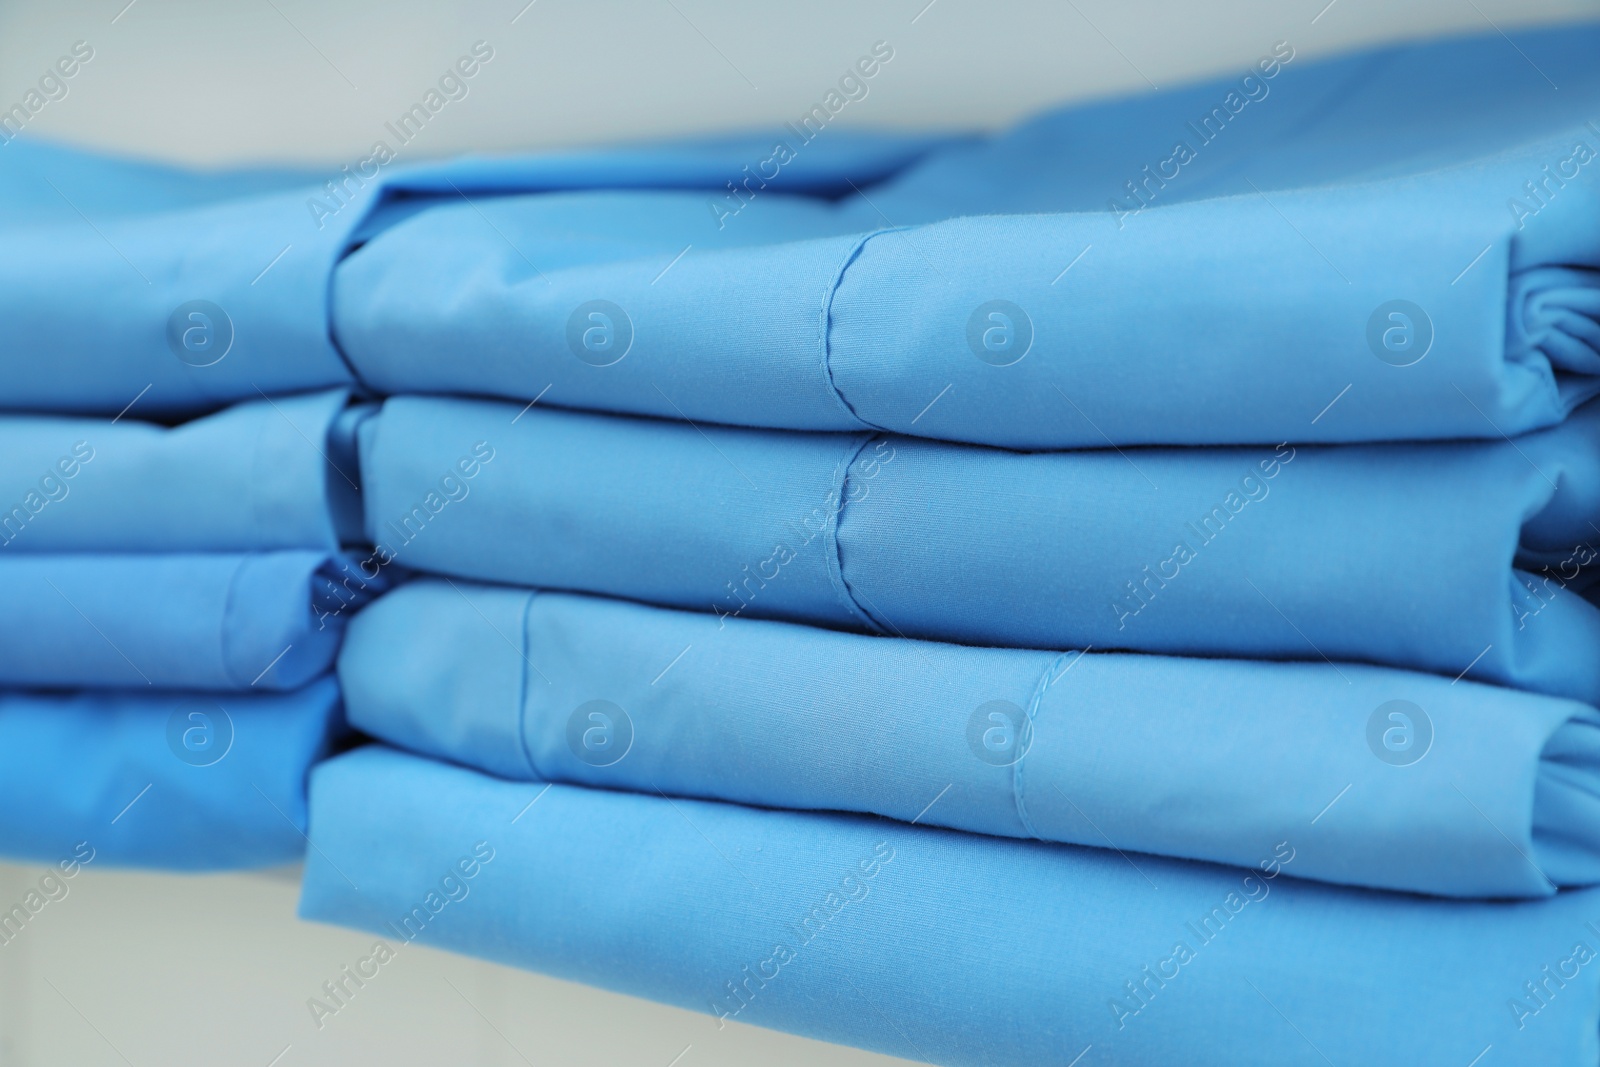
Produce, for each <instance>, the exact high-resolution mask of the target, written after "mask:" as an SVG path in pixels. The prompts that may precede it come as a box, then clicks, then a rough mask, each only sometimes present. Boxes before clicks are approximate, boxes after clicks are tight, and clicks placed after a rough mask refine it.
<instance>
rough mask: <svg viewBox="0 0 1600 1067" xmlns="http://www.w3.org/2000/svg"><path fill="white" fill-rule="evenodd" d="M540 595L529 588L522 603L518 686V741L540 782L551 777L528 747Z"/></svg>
mask: <svg viewBox="0 0 1600 1067" xmlns="http://www.w3.org/2000/svg"><path fill="white" fill-rule="evenodd" d="M538 596H539V590H537V589H530V590H528V600H527V602H526V603H524V604H523V605H522V681H521V684H520V685H519V686H518V687H517V743H518V744H519V745H520V746H521V747H522V758H523V759H524V760H526V761H527V763H528V773H529V774H532V775H533V777H534V779H535V780H537V781H540V782H548V781H549V780H550V779H548V778H546V777H545V776H544V775H542V774H540V773H539V766H538V764H536V763H534V761H533V749H531V748H529V747H528V681H529V679H528V674H529V669H528V668H529V665H530V663H531V660H530V658H529V656H528V643H529V642H528V627H529V625H530V624H531V622H532V621H533V602H534V600H536V599H537V598H538Z"/></svg>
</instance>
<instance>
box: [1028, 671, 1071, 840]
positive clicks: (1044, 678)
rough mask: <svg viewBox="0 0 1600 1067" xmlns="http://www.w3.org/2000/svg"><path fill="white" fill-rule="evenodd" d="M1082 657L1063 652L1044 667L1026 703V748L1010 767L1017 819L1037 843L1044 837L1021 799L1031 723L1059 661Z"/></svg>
mask: <svg viewBox="0 0 1600 1067" xmlns="http://www.w3.org/2000/svg"><path fill="white" fill-rule="evenodd" d="M1082 655H1083V653H1082V652H1072V651H1068V652H1063V653H1061V654H1060V655H1059V656H1057V657H1056V658H1055V659H1052V660H1051V661H1050V662H1049V664H1047V665H1046V666H1045V669H1044V673H1043V674H1041V675H1040V676H1039V681H1038V683H1037V684H1035V685H1034V687H1033V697H1032V699H1030V700H1029V701H1028V709H1027V719H1026V722H1027V731H1028V732H1027V733H1026V734H1025V735H1024V736H1023V737H1022V738H1021V739H1019V740H1021V741H1024V742H1025V743H1026V744H1027V746H1028V747H1027V749H1026V750H1025V751H1024V752H1023V753H1022V758H1021V759H1019V760H1017V762H1015V763H1013V764H1012V765H1011V799H1012V801H1013V802H1014V803H1015V804H1016V807H1017V818H1018V819H1020V820H1021V821H1022V828H1023V829H1024V830H1026V831H1027V832H1028V836H1029V837H1032V838H1034V839H1035V840H1039V841H1043V840H1045V837H1044V835H1043V834H1041V833H1040V832H1039V830H1038V828H1037V827H1036V826H1034V825H1033V820H1032V819H1030V818H1029V817H1028V804H1027V801H1025V800H1024V799H1023V793H1024V792H1025V790H1024V787H1023V779H1022V768H1023V765H1024V764H1025V763H1027V762H1028V753H1029V752H1031V751H1033V722H1034V720H1035V719H1036V718H1038V717H1039V705H1040V704H1041V703H1043V701H1044V693H1045V690H1046V689H1049V688H1050V686H1051V685H1052V684H1053V683H1054V681H1055V679H1056V678H1058V677H1060V675H1058V674H1057V673H1056V668H1057V667H1058V666H1060V664H1061V661H1062V660H1064V659H1066V658H1067V657H1068V656H1072V657H1074V659H1073V662H1074V663H1076V662H1077V659H1076V657H1078V656H1082Z"/></svg>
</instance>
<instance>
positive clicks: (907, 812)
mask: <svg viewBox="0 0 1600 1067" xmlns="http://www.w3.org/2000/svg"><path fill="white" fill-rule="evenodd" d="M339 678H340V683H341V685H342V686H343V690H344V694H345V704H346V713H347V715H348V716H349V719H350V723H351V725H352V726H355V727H356V728H357V729H360V730H362V731H364V732H366V733H369V734H372V735H373V736H375V737H378V738H380V739H382V740H384V741H387V742H389V743H391V744H395V745H399V746H401V747H404V748H408V749H411V750H412V751H415V752H418V753H421V754H423V755H426V756H433V757H436V758H442V759H447V760H451V761H453V762H456V763H460V764H464V765H466V766H469V767H473V768H476V769H478V770H483V771H487V772H489V773H491V774H495V775H498V776H500V777H504V778H514V779H526V780H542V781H552V782H569V783H575V784H579V785H591V786H603V787H607V788H614V789H631V790H634V791H637V792H642V793H655V792H657V791H660V792H664V793H668V794H670V795H672V796H679V797H682V796H689V797H701V798H705V799H712V800H728V801H735V802H739V803H745V804H753V805H758V806H761V807H770V808H797V809H810V810H822V811H855V812H863V813H869V814H877V815H885V816H889V817H891V818H896V819H901V820H904V821H908V822H909V821H911V820H916V821H917V822H919V823H921V824H922V825H929V826H944V827H950V828H952V829H957V830H968V831H973V832H977V833H985V834H995V835H1001V836H1005V837H1024V838H1025V837H1037V838H1040V839H1043V840H1049V841H1065V842H1069V843H1072V844H1079V845H1091V846H1095V847H1099V848H1118V849H1124V850H1127V851H1137V852H1151V853H1157V854H1161V855H1168V856H1180V857H1183V858H1187V859H1203V860H1211V861H1215V862H1220V863H1231V864H1243V865H1246V866H1248V865H1250V864H1252V863H1254V862H1255V860H1256V858H1257V857H1256V855H1255V852H1256V850H1257V849H1259V847H1260V843H1261V842H1262V841H1265V840H1279V839H1282V838H1285V837H1292V838H1294V841H1295V847H1296V849H1297V851H1298V856H1297V858H1296V860H1295V864H1294V867H1293V869H1292V870H1291V871H1289V872H1288V873H1291V874H1294V875H1297V876H1301V877H1306V878H1317V879H1320V880H1324V881H1333V882H1341V883H1346V884H1354V885H1362V886H1369V887H1376V888H1387V889H1404V890H1413V891H1418V892H1425V893H1437V894H1444V895H1449V896H1465V897H1518V896H1544V895H1549V894H1550V893H1553V892H1555V890H1556V887H1557V885H1558V884H1560V885H1584V884H1594V883H1595V882H1600V810H1597V808H1596V801H1595V797H1596V795H1600V741H1597V740H1596V739H1597V738H1600V713H1597V712H1595V711H1594V709H1592V708H1589V707H1587V706H1584V705H1581V704H1576V703H1573V702H1570V701H1565V700H1558V699H1553V698H1550V697H1542V696H1535V695H1531V694H1527V693H1521V692H1518V691H1516V690H1512V689H1504V688H1500V687H1498V686H1485V685H1478V684H1475V683H1472V682H1465V681H1463V682H1459V683H1455V682H1451V681H1449V680H1447V679H1443V678H1438V677H1434V676H1431V675H1423V674H1415V673H1410V672H1403V671H1394V670H1388V669H1384V668H1372V667H1364V666H1358V665H1355V664H1346V665H1344V666H1342V667H1338V668H1335V667H1332V666H1330V665H1329V664H1325V663H1315V664H1275V663H1249V662H1239V661H1235V660H1207V659H1181V658H1172V657H1166V656H1133V655H1124V654H1116V653H1112V654H1104V655H1102V654H1099V653H1090V654H1088V655H1082V654H1079V653H1066V654H1063V655H1057V654H1055V653H1052V652H1029V651H1021V650H1013V649H993V648H983V649H979V648H963V647H961V646H957V645H945V644H935V643H931V642H924V641H911V640H903V639H900V638H893V637H890V638H874V637H866V636H860V635H855V634H844V633H837V632H833V631H829V630H818V629H813V628H810V627H804V626H796V625H790V624H786V623H777V622H763V621H757V620H749V619H730V620H726V621H720V622H719V620H717V619H716V618H714V617H712V616H709V615H701V614H696V613H690V612H681V611H668V610H663V609H659V608H651V607H645V606H642V605H638V604H630V603H627V602H625V601H615V600H604V599H600V598H596V597H587V596H575V595H572V594H563V593H540V592H537V591H535V590H528V589H513V588H508V587H498V586H482V585H478V584H476V583H471V582H466V583H453V582H445V581H439V580H436V579H425V580H419V581H414V582H411V583H408V584H406V585H404V586H401V587H400V588H398V589H396V590H394V591H393V592H391V593H389V594H386V595H385V596H383V597H381V598H379V600H378V601H377V602H376V603H374V604H372V605H371V606H370V607H368V608H367V609H365V610H364V611H363V612H362V613H361V614H360V615H359V616H358V617H357V618H356V619H355V621H354V622H352V623H351V625H350V630H349V634H348V637H347V640H346V643H345V646H344V648H343V650H342V651H341V653H340V656H339Z"/></svg>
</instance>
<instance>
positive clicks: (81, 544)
mask: <svg viewBox="0 0 1600 1067" xmlns="http://www.w3.org/2000/svg"><path fill="white" fill-rule="evenodd" d="M348 399H349V394H348V392H347V391H346V390H343V389H333V390H329V391H327V392H322V393H311V394H305V395H301V396H280V397H268V396H264V395H262V396H257V397H256V398H255V399H253V400H248V401H245V402H243V403H241V404H238V405H235V406H234V407H232V408H229V409H228V410H226V411H222V412H218V413H217V414H214V415H209V416H206V417H204V418H199V419H195V420H193V421H191V422H187V423H183V424H181V425H178V426H174V427H170V428H169V427H165V426H158V425H154V424H151V423H146V422H141V421H138V420H137V419H135V418H133V417H128V418H116V419H98V418H95V419H91V418H73V417H64V416H51V415H7V416H0V553H28V552H238V551H253V550H257V549H277V548H318V549H323V550H329V551H331V550H334V549H337V548H338V547H339V543H340V541H341V540H342V539H345V538H359V536H360V528H359V521H360V519H359V517H360V507H361V504H360V490H359V480H358V479H359V477H360V472H359V469H358V467H357V465H355V464H354V463H352V462H351V459H352V457H353V441H354V437H355V433H356V426H357V425H359V420H360V418H361V417H362V416H364V415H365V414H370V413H371V410H372V409H371V406H370V405H357V406H356V407H355V408H353V409H350V411H349V412H348V413H346V408H345V405H346V402H347V401H348ZM336 459H340V460H342V464H341V465H340V466H335V460H336Z"/></svg>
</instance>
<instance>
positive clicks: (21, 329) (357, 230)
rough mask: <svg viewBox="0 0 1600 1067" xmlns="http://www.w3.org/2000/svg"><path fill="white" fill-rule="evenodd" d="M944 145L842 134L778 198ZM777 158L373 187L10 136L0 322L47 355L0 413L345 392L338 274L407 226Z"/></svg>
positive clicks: (871, 177) (150, 408)
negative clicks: (179, 163)
mask: <svg viewBox="0 0 1600 1067" xmlns="http://www.w3.org/2000/svg"><path fill="white" fill-rule="evenodd" d="M950 142H951V139H950V138H940V137H930V136H921V135H907V136H895V135H877V134H874V135H870V136H868V135H861V134H857V135H851V134H848V133H845V132H843V131H830V136H829V137H828V138H827V139H826V142H825V143H824V142H819V143H818V144H817V145H816V146H814V148H813V150H811V151H809V152H807V153H806V156H805V158H804V159H800V160H796V161H795V165H794V166H793V167H790V168H786V169H787V170H788V171H789V173H788V174H787V175H786V176H785V181H784V183H783V185H784V188H786V189H787V190H789V191H790V192H793V193H797V194H811V195H823V196H837V195H839V194H840V193H842V192H848V191H849V189H850V185H851V183H858V184H870V183H873V182H875V181H879V180H881V179H882V178H883V177H885V176H886V175H888V174H890V173H893V172H894V171H896V170H898V169H900V168H903V167H904V166H905V165H906V164H907V163H909V162H911V161H912V160H915V159H917V158H920V157H921V156H922V155H924V154H926V153H927V152H928V151H929V150H930V149H931V148H932V147H933V146H934V145H936V144H944V143H950ZM770 150H771V141H770V138H768V137H766V136H759V137H757V136H748V135H747V136H743V137H734V138H722V139H717V140H708V141H702V142H697V143H689V144H683V145H667V146H660V147H648V146H647V147H639V148H630V149H619V150H613V151H604V150H602V151H590V152H572V153H550V154H545V155H538V156H531V155H524V156H509V157H504V158H476V157H464V158H460V159H456V160H450V161H445V162H437V163H432V162H430V163H417V164H407V163H405V162H404V161H397V162H395V163H393V164H392V165H391V166H388V167H384V168H382V169H377V168H370V169H372V170H373V171H374V172H373V173H369V174H367V175H366V176H365V177H362V176H360V175H356V176H354V177H352V176H351V175H350V172H349V171H330V172H326V173H317V174H315V175H306V174H304V173H300V174H295V173H293V172H288V173H282V172H280V173H267V174H262V173H260V172H249V171H247V172H243V173H229V174H223V175H221V176H218V177H216V178H206V177H204V176H199V175H195V174H191V173H187V172H184V171H181V170H177V169H169V168H154V167H148V166H143V165H139V164H131V163H124V162H122V161H117V160H103V159H99V158H97V157H93V156H87V155H85V154H83V153H75V152H72V151H69V150H62V149H58V148H55V147H54V146H49V145H32V144H30V143H26V142H25V141H23V140H18V141H17V142H15V143H11V144H7V145H6V146H5V158H4V159H0V194H4V196H3V197H0V199H4V200H6V201H7V203H6V204H4V205H0V229H3V231H4V235H5V240H4V241H3V242H0V316H3V317H4V319H5V321H6V322H7V323H8V324H9V330H10V340H11V342H12V344H13V345H14V346H15V349H16V351H18V352H26V353H33V354H35V355H34V356H32V357H30V358H26V359H21V358H19V359H12V360H7V361H5V363H4V364H3V365H0V398H3V399H0V407H3V408H5V409H8V410H19V411H55V412H72V413H79V414H96V415H106V416H110V415H115V414H116V413H117V412H119V411H121V410H122V409H123V408H124V407H125V406H126V405H127V404H128V403H129V402H130V401H131V400H133V398H134V397H135V396H136V395H137V396H139V397H140V400H139V404H140V410H141V411H142V412H144V413H147V414H149V415H153V416H155V417H159V418H165V419H172V418H187V417H192V416H194V415H197V414H202V413H205V412H208V411H214V410H217V409H218V408H221V407H224V406H226V405H228V404H230V403H234V402H237V401H240V400H249V399H254V398H257V397H259V396H260V395H261V394H262V393H266V394H268V395H270V396H274V397H276V396H278V395H279V394H282V393H296V392H308V391H314V390H319V389H327V388H330V387H339V386H350V385H352V384H355V381H354V378H353V376H352V374H351V372H350V369H349V367H348V366H347V364H346V363H345V361H344V359H343V358H342V356H341V354H340V352H339V351H338V349H337V348H336V347H335V345H334V343H333V341H332V338H331V335H330V332H331V320H330V317H329V303H328V297H329V285H330V282H331V279H332V275H333V270H334V267H335V265H336V264H337V262H338V261H339V259H340V257H341V256H342V255H344V253H346V252H347V251H348V250H349V249H350V248H351V247H352V246H354V245H357V244H359V243H360V242H361V241H363V240H366V239H367V238H368V237H370V236H371V235H372V234H373V233H376V232H380V231H381V229H382V228H383V227H384V226H386V225H389V224H391V223H392V222H393V221H394V220H395V219H397V218H403V217H405V216H406V215H407V214H409V213H410V212H412V211H415V210H418V209H420V208H422V207H425V206H427V205H428V204H430V203H437V202H451V203H461V202H462V201H463V200H464V199H467V200H476V199H479V198H484V197H493V196H496V195H500V194H504V193H507V192H531V191H546V190H564V189H586V188H594V187H605V188H619V187H620V188H629V187H633V188H638V187H656V188H694V189H700V190H706V189H720V188H721V187H722V186H723V183H725V182H726V181H727V180H728V179H729V177H730V176H732V175H735V174H737V173H738V172H739V168H740V167H741V166H743V165H744V164H745V163H746V162H748V161H749V160H751V159H758V158H761V157H763V156H765V155H766V154H767V153H769V152H770ZM85 189H93V190H95V192H93V193H92V194H88V195H84V193H83V190H85ZM80 196H81V197H82V199H79V197H80ZM74 201H76V202H77V207H76V208H74V204H73V202H74ZM41 204H42V205H44V207H43V208H40V206H39V205H41ZM11 205H15V207H14V208H13V207H11ZM80 212H81V213H80ZM86 218H88V219H91V220H92V222H91V223H86V222H85V219H86ZM196 315H198V316H199V317H198V318H197V317H195V316H196Z"/></svg>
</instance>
